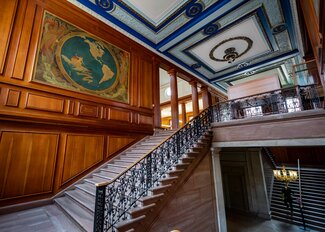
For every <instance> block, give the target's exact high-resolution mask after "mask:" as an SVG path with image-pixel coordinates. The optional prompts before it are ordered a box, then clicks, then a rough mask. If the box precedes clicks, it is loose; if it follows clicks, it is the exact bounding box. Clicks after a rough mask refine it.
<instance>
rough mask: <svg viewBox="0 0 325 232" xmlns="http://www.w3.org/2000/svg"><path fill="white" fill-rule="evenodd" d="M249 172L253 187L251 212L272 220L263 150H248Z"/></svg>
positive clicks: (250, 184)
mask: <svg viewBox="0 0 325 232" xmlns="http://www.w3.org/2000/svg"><path fill="white" fill-rule="evenodd" d="M246 157H247V170H248V176H249V182H250V183H249V186H250V187H251V199H252V200H251V204H252V207H251V212H254V213H256V214H257V216H258V217H261V218H265V219H271V212H270V202H269V198H268V196H267V190H266V183H265V177H264V168H263V160H262V149H261V148H247V150H246Z"/></svg>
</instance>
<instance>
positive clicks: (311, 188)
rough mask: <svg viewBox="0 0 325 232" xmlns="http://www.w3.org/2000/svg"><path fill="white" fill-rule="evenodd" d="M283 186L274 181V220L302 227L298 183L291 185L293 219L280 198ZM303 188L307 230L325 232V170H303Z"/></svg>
mask: <svg viewBox="0 0 325 232" xmlns="http://www.w3.org/2000/svg"><path fill="white" fill-rule="evenodd" d="M283 186H284V184H283V182H279V181H277V180H274V184H273V193H272V202H271V212H272V218H273V219H277V220H280V221H285V222H288V223H293V224H297V225H302V221H301V214H300V208H299V205H298V203H297V201H296V198H297V197H298V196H299V187H298V181H295V182H292V183H290V184H289V187H290V188H291V189H292V190H293V192H294V195H293V199H294V200H293V215H292V218H291V217H290V210H289V209H287V208H286V207H285V206H284V204H283V201H282V199H281V197H280V194H281V189H282V188H283ZM301 186H302V199H303V205H304V216H305V222H306V226H307V228H310V229H314V230H317V231H325V170H324V169H321V170H320V169H302V170H301Z"/></svg>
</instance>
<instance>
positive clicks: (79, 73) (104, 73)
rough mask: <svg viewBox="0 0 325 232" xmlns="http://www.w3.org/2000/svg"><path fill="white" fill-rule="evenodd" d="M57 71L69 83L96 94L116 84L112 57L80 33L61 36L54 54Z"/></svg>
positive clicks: (87, 36)
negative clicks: (58, 70)
mask: <svg viewBox="0 0 325 232" xmlns="http://www.w3.org/2000/svg"><path fill="white" fill-rule="evenodd" d="M56 60H57V63H58V66H59V69H60V71H61V72H62V73H63V75H64V76H65V77H66V78H67V79H68V80H69V81H71V82H72V83H73V84H75V85H77V86H79V87H81V88H84V89H86V90H88V91H94V92H100V91H104V90H107V89H110V88H113V87H114V86H115V84H116V83H117V78H118V68H117V64H116V60H115V58H114V57H113V56H112V54H111V52H110V51H109V49H108V48H107V47H105V46H104V44H103V43H102V42H101V41H99V40H97V39H95V38H92V37H91V36H89V34H86V33H82V32H75V33H70V34H68V35H66V36H64V37H63V38H62V39H61V40H60V42H59V46H58V48H57V51H56Z"/></svg>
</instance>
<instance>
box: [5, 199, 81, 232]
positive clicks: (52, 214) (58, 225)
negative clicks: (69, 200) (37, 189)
mask: <svg viewBox="0 0 325 232" xmlns="http://www.w3.org/2000/svg"><path fill="white" fill-rule="evenodd" d="M0 231H1V232H17V231H24V232H44V231H46V232H66V231H69V232H80V231H81V230H80V229H79V228H78V227H77V226H76V225H75V223H74V222H72V221H71V220H70V219H69V218H68V217H67V216H66V215H65V214H64V213H63V212H62V211H61V210H60V209H59V208H58V207H57V206H56V205H55V204H52V205H47V206H42V207H37V208H33V209H29V210H24V211H20V212H16V213H11V214H6V215H0Z"/></svg>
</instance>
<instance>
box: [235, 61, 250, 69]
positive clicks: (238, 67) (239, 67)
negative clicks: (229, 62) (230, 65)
mask: <svg viewBox="0 0 325 232" xmlns="http://www.w3.org/2000/svg"><path fill="white" fill-rule="evenodd" d="M249 63H250V62H243V63H240V64H239V65H237V69H242V68H246V67H247V66H248V65H249Z"/></svg>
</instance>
